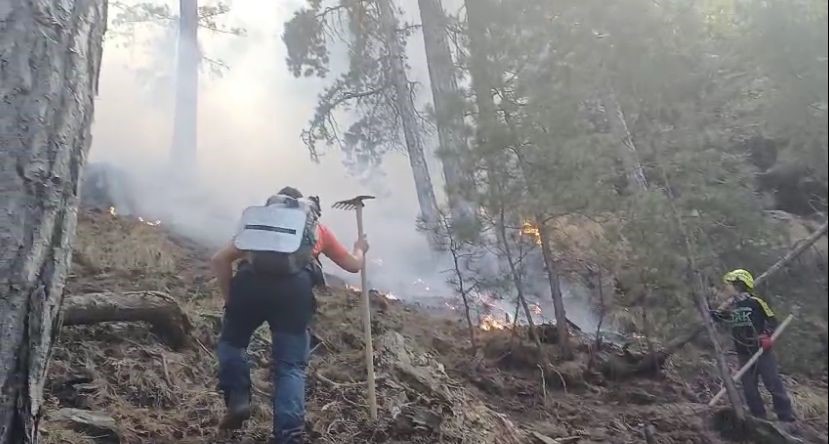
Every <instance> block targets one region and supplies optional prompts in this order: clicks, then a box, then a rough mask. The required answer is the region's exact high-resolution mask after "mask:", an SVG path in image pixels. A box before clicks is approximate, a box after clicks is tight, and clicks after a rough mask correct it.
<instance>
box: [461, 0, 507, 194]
mask: <svg viewBox="0 0 829 444" xmlns="http://www.w3.org/2000/svg"><path fill="white" fill-rule="evenodd" d="M489 4H490V0H464V6H465V8H466V26H467V34H468V36H469V74H470V77H471V80H472V91H473V92H474V94H475V104H476V105H477V107H478V122H477V125H476V128H475V139H476V140H475V142H476V145H477V148H478V150H479V152H480V153H481V156H482V157H483V159H484V161H485V163H486V168H487V178H488V181H489V185H488V188H489V194H490V199H491V200H493V201H495V200H497V199H498V197H497V194H498V191H497V190H498V189H499V188H500V185H498V183H499V182H500V179H499V174H498V164H499V161H498V159H497V147H494V146H493V139H494V135H495V130H496V127H497V125H498V118H497V113H496V107H495V101H494V100H493V98H492V92H493V80H492V78H491V77H490V76H491V75H495V74H494V71H493V69H492V68H493V67H492V66H490V62H489V59H488V57H487V51H486V41H487V35H486V33H487V17H486V13H485V11H484V9H485V8H486V7H487V5H489ZM490 73H492V74H490Z"/></svg>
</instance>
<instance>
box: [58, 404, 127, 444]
mask: <svg viewBox="0 0 829 444" xmlns="http://www.w3.org/2000/svg"><path fill="white" fill-rule="evenodd" d="M49 417H50V419H51V420H52V421H57V422H64V423H66V424H67V425H69V426H70V427H71V428H72V429H74V430H76V431H78V432H82V433H86V434H88V435H91V436H94V437H95V440H96V441H97V442H99V443H107V444H115V443H120V442H121V431H120V430H119V429H118V424H117V423H116V422H115V419H113V418H112V417H111V416H109V415H107V414H106V413H103V412H97V411H92V410H81V409H72V408H63V409H60V410H58V411H56V412H54V413H51V414H50V415H49Z"/></svg>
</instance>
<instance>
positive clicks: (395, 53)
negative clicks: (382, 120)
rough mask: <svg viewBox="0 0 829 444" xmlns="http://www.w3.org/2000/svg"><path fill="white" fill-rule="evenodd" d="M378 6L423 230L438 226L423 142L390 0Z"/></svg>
mask: <svg viewBox="0 0 829 444" xmlns="http://www.w3.org/2000/svg"><path fill="white" fill-rule="evenodd" d="M378 6H379V9H380V20H381V22H382V26H383V32H384V34H385V35H386V39H387V41H386V44H387V49H388V54H389V75H390V76H391V80H392V84H393V87H394V95H395V99H396V105H397V113H398V115H399V118H400V124H401V126H402V127H403V137H404V139H405V142H406V151H407V152H408V154H409V163H410V164H411V166H412V174H413V176H414V181H415V190H416V192H417V201H418V203H419V205H420V217H421V218H422V219H423V222H424V223H425V224H426V226H427V227H431V228H434V227H435V226H437V225H436V224H437V223H438V206H437V200H436V199H435V192H434V188H432V177H431V176H430V174H429V165H428V164H427V163H426V155H425V154H424V152H423V140H422V139H421V138H420V132H419V127H420V126H419V125H418V123H417V113H416V111H415V105H414V99H413V98H412V90H411V87H410V85H409V78H408V77H407V75H406V66H405V64H404V58H405V52H404V47H403V43H402V41H401V38H400V35H399V34H398V31H397V18H396V17H395V12H394V9H393V5H392V2H391V0H383V1H380V2H378Z"/></svg>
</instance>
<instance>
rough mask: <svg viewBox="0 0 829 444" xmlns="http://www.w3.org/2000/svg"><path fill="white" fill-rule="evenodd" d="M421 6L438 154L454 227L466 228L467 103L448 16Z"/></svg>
mask: <svg viewBox="0 0 829 444" xmlns="http://www.w3.org/2000/svg"><path fill="white" fill-rule="evenodd" d="M418 6H419V7H420V21H421V23H422V24H423V43H424V45H425V48H426V63H427V65H428V67H429V83H430V85H431V89H432V102H433V103H434V105H435V123H436V125H437V129H438V141H439V143H440V150H439V151H438V154H439V157H440V159H441V163H442V164H443V176H444V178H445V180H446V194H447V197H448V198H449V207H450V209H451V212H452V217H453V218H454V219H455V221H456V222H455V227H459V226H466V225H467V224H470V223H472V222H473V221H474V218H475V212H474V209H473V207H472V205H471V204H470V203H469V201H468V199H467V198H466V197H465V196H464V192H465V191H468V187H469V186H470V181H469V180H466V176H465V175H464V172H463V168H462V159H463V156H464V152H465V151H466V149H467V145H466V139H465V138H464V136H463V127H464V122H463V120H464V103H463V97H462V96H461V93H460V90H459V89H458V80H457V76H456V72H455V65H454V64H453V63H452V53H451V50H450V49H449V41H448V40H447V38H446V13H445V12H444V10H443V7H442V5H441V2H440V0H418Z"/></svg>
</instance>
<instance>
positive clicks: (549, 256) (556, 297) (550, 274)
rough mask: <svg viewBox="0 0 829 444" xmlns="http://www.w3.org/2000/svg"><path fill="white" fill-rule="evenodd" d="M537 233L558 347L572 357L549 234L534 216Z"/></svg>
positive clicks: (543, 223)
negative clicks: (554, 320)
mask: <svg viewBox="0 0 829 444" xmlns="http://www.w3.org/2000/svg"><path fill="white" fill-rule="evenodd" d="M536 224H537V225H538V234H539V237H540V238H541V255H542V256H544V265H545V267H546V268H547V279H548V281H549V283H550V294H551V296H552V298H553V308H555V310H556V332H557V333H558V342H559V349H560V350H561V354H562V357H563V358H564V359H571V358H572V357H573V350H572V347H571V345H570V330H569V329H568V328H567V313H566V312H565V309H564V299H563V297H562V295H561V279H560V278H559V275H558V269H557V268H556V264H555V261H554V258H553V252H552V251H550V243H549V242H550V239H549V238H550V236H549V235H548V232H547V224H546V223H545V222H544V220H543V219H541V217H540V216H537V217H536ZM600 284H601V283H600Z"/></svg>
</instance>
